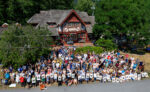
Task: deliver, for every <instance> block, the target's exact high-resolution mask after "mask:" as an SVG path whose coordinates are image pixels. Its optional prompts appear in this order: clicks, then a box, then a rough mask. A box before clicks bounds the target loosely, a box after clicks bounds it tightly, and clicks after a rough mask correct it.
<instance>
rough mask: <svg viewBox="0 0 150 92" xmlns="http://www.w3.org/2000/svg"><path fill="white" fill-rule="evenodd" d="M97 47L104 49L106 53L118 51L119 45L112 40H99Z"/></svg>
mask: <svg viewBox="0 0 150 92" xmlns="http://www.w3.org/2000/svg"><path fill="white" fill-rule="evenodd" d="M96 45H97V46H100V47H102V48H104V50H106V51H112V50H116V49H117V45H116V44H115V43H114V42H113V41H112V40H105V39H99V40H97V41H96Z"/></svg>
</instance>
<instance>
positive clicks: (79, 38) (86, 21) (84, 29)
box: [27, 10, 95, 45]
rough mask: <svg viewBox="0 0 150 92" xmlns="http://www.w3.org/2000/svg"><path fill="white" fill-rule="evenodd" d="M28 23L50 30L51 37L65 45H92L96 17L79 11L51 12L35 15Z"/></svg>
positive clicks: (41, 12)
mask: <svg viewBox="0 0 150 92" xmlns="http://www.w3.org/2000/svg"><path fill="white" fill-rule="evenodd" d="M27 23H29V24H31V25H32V26H34V27H36V28H38V27H46V28H48V29H49V30H50V31H51V33H52V35H51V36H52V37H53V38H54V39H55V40H57V41H58V42H59V43H62V44H64V45H66V44H71V43H72V44H75V43H91V38H92V37H91V34H92V27H93V25H94V24H95V17H94V16H89V15H88V14H87V13H86V12H80V11H78V10H76V11H75V10H49V11H40V13H39V14H35V15H33V16H32V17H31V18H30V19H29V20H28V21H27Z"/></svg>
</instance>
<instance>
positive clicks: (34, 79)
mask: <svg viewBox="0 0 150 92" xmlns="http://www.w3.org/2000/svg"><path fill="white" fill-rule="evenodd" d="M35 86H36V78H35V76H34V75H33V76H32V87H35Z"/></svg>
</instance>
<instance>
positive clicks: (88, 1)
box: [75, 0, 94, 15]
mask: <svg viewBox="0 0 150 92" xmlns="http://www.w3.org/2000/svg"><path fill="white" fill-rule="evenodd" d="M93 5H94V3H93V2H92V0H78V2H77V4H76V5H75V9H76V10H80V11H85V12H87V13H88V14H89V15H92V10H91V7H92V6H93Z"/></svg>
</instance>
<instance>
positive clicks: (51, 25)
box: [47, 22, 56, 27]
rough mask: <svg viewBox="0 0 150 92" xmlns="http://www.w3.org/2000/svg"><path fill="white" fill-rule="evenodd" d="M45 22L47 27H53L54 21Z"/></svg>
mask: <svg viewBox="0 0 150 92" xmlns="http://www.w3.org/2000/svg"><path fill="white" fill-rule="evenodd" d="M47 24H48V26H49V27H55V26H56V23H55V22H47Z"/></svg>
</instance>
